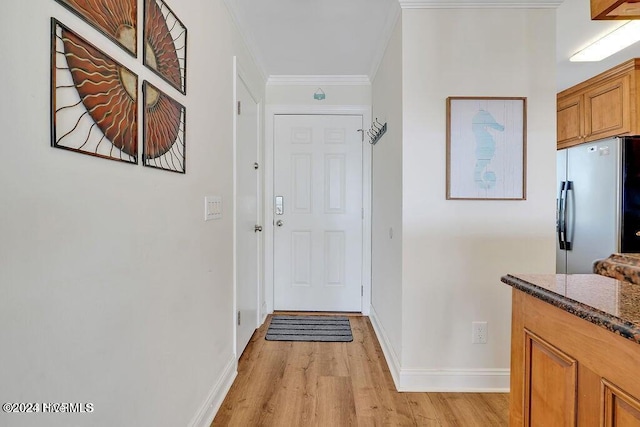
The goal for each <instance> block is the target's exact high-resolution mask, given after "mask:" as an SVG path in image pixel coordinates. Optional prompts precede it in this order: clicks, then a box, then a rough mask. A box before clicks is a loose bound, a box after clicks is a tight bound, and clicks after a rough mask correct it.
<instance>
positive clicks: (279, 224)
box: [276, 219, 284, 227]
mask: <svg viewBox="0 0 640 427" xmlns="http://www.w3.org/2000/svg"><path fill="white" fill-rule="evenodd" d="M276 225H277V226H278V227H282V226H283V225H284V222H282V220H281V219H279V220H278V221H277V222H276Z"/></svg>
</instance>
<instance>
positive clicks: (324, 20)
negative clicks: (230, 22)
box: [227, 0, 399, 76]
mask: <svg viewBox="0 0 640 427" xmlns="http://www.w3.org/2000/svg"><path fill="white" fill-rule="evenodd" d="M227 4H228V5H229V8H230V10H231V12H232V13H233V14H234V15H235V18H236V21H238V24H239V26H240V27H241V31H242V33H243V34H244V37H245V38H246V41H247V44H249V45H253V46H251V47H252V51H253V54H254V56H256V59H257V61H258V62H259V63H260V65H261V66H262V67H263V68H264V71H265V73H266V74H267V76H272V75H368V74H370V72H371V69H372V67H373V63H374V62H375V61H376V60H379V59H377V56H378V51H379V50H381V49H382V47H383V46H384V45H386V42H387V40H385V37H386V34H387V33H388V32H389V31H388V30H389V29H390V28H391V27H392V26H393V24H394V23H395V18H396V17H397V10H399V3H398V0H268V1H265V0H227Z"/></svg>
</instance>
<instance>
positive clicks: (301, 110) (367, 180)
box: [262, 105, 373, 322]
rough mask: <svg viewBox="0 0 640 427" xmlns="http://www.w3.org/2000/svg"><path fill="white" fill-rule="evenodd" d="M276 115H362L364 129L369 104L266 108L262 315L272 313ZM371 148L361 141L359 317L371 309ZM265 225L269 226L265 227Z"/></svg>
mask: <svg viewBox="0 0 640 427" xmlns="http://www.w3.org/2000/svg"><path fill="white" fill-rule="evenodd" d="M278 115H341V116H362V124H363V128H364V129H368V126H367V124H368V123H371V106H369V105H328V106H317V105H267V107H266V111H265V141H264V176H263V179H264V181H263V182H264V205H263V206H264V210H263V218H264V224H265V227H264V236H263V239H264V240H263V241H264V248H265V251H264V276H263V277H264V290H265V293H264V300H263V312H264V313H265V314H264V317H263V318H262V322H264V320H265V319H266V315H267V313H273V307H274V283H275V278H274V266H273V262H274V256H273V254H274V236H273V233H274V215H273V198H274V193H273V185H274V175H273V174H274V164H275V157H274V155H275V136H274V131H275V118H276V116H278ZM372 147H373V146H372V145H371V144H369V143H367V142H366V138H365V141H364V142H363V150H362V207H363V209H364V220H363V221H362V299H361V305H362V314H363V315H365V316H368V315H369V312H370V310H371V167H372V166H371V165H372V153H373V149H372ZM267 225H269V226H267Z"/></svg>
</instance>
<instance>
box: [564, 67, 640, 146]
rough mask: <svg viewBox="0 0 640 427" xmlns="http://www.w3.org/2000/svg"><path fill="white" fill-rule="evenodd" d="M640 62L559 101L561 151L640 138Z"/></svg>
mask: <svg viewBox="0 0 640 427" xmlns="http://www.w3.org/2000/svg"><path fill="white" fill-rule="evenodd" d="M639 83H640V59H632V60H630V61H627V62H624V63H622V64H620V65H619V66H617V67H615V68H612V69H610V70H608V71H606V72H604V73H602V74H599V75H597V76H595V77H593V78H591V79H589V80H587V81H585V82H583V83H580V84H578V85H576V86H573V87H571V88H569V89H566V90H564V91H562V92H560V93H559V94H558V98H557V136H558V140H557V142H558V149H562V148H567V147H571V146H573V145H578V144H582V143H584V142H589V141H595V140H598V139H602V138H607V137H610V136H622V135H638V134H640V118H639V117H638V113H639V107H640V90H638V89H639V88H638V84H639Z"/></svg>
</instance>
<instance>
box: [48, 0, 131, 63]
mask: <svg viewBox="0 0 640 427" xmlns="http://www.w3.org/2000/svg"><path fill="white" fill-rule="evenodd" d="M56 1H57V2H58V3H60V4H61V5H63V6H65V7H66V8H67V9H69V10H70V11H72V12H73V13H75V14H76V15H78V16H80V17H81V18H83V19H84V20H85V21H87V22H88V23H89V24H91V25H92V26H93V27H94V28H96V29H98V30H99V31H100V32H102V33H103V34H104V35H106V36H107V37H108V38H110V39H111V40H112V41H113V42H115V43H116V44H117V45H119V46H120V47H122V48H123V49H124V50H126V51H127V52H129V54H131V55H133V56H134V57H135V56H137V47H138V42H137V40H138V5H137V1H138V0H56Z"/></svg>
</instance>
